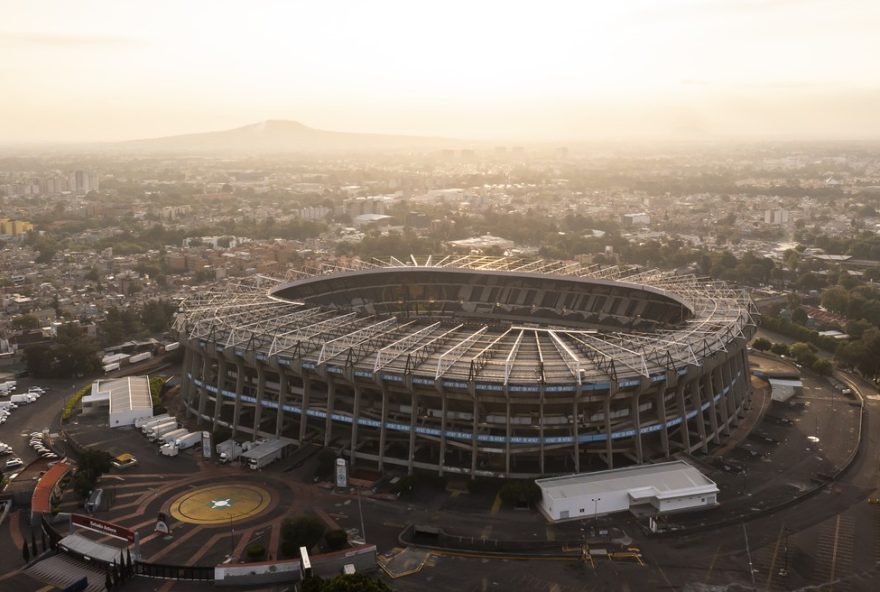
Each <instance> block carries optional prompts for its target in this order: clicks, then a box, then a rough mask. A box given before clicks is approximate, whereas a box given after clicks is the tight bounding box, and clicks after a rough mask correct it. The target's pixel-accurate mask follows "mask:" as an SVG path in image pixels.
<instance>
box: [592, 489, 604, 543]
mask: <svg viewBox="0 0 880 592" xmlns="http://www.w3.org/2000/svg"><path fill="white" fill-rule="evenodd" d="M592 499H593V528H594V529H596V534H597V535H598V534H599V502H600V501H602V498H601V497H594V498H592Z"/></svg>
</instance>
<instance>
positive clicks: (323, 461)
mask: <svg viewBox="0 0 880 592" xmlns="http://www.w3.org/2000/svg"><path fill="white" fill-rule="evenodd" d="M335 470H336V453H335V452H333V450H331V449H330V448H322V449H321V452H319V453H318V464H317V466H316V467H315V476H316V477H320V478H322V479H327V478H329V477H331V476H333V472H334V471H335Z"/></svg>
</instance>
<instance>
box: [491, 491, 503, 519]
mask: <svg viewBox="0 0 880 592" xmlns="http://www.w3.org/2000/svg"><path fill="white" fill-rule="evenodd" d="M500 509H501V496H500V495H496V496H495V501H494V502H492V509H491V510H490V511H489V513H490V514H492V515H493V516H494V515H495V514H497V513H498V511H499V510H500Z"/></svg>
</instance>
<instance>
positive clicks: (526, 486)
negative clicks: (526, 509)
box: [498, 481, 541, 506]
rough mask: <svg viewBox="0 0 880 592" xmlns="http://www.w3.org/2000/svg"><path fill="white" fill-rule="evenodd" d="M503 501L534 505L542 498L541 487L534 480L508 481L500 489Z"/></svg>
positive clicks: (499, 492)
mask: <svg viewBox="0 0 880 592" xmlns="http://www.w3.org/2000/svg"><path fill="white" fill-rule="evenodd" d="M498 496H499V497H500V498H501V501H503V502H504V503H506V504H508V505H511V506H513V505H517V504H528V505H530V506H531V505H533V504H535V503H537V502H538V500H540V499H541V489H540V488H539V487H538V486H537V485H535V482H534V481H507V482H506V483H505V484H504V485H502V486H501V489H500V490H499V491H498Z"/></svg>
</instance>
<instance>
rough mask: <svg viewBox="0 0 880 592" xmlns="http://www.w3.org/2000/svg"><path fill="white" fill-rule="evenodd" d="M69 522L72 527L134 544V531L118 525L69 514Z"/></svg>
mask: <svg viewBox="0 0 880 592" xmlns="http://www.w3.org/2000/svg"><path fill="white" fill-rule="evenodd" d="M70 521H71V522H72V523H73V525H74V526H79V527H80V528H85V529H87V530H91V531H94V532H100V533H101V534H106V535H110V536H112V537H116V538H117V539H123V540H126V541H128V542H129V543H134V531H133V530H129V529H127V528H125V527H123V526H119V525H118V524H113V523H111V522H104V521H103V520H98V519H97V518H92V517H91V516H83V515H82V514H71V515H70Z"/></svg>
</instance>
